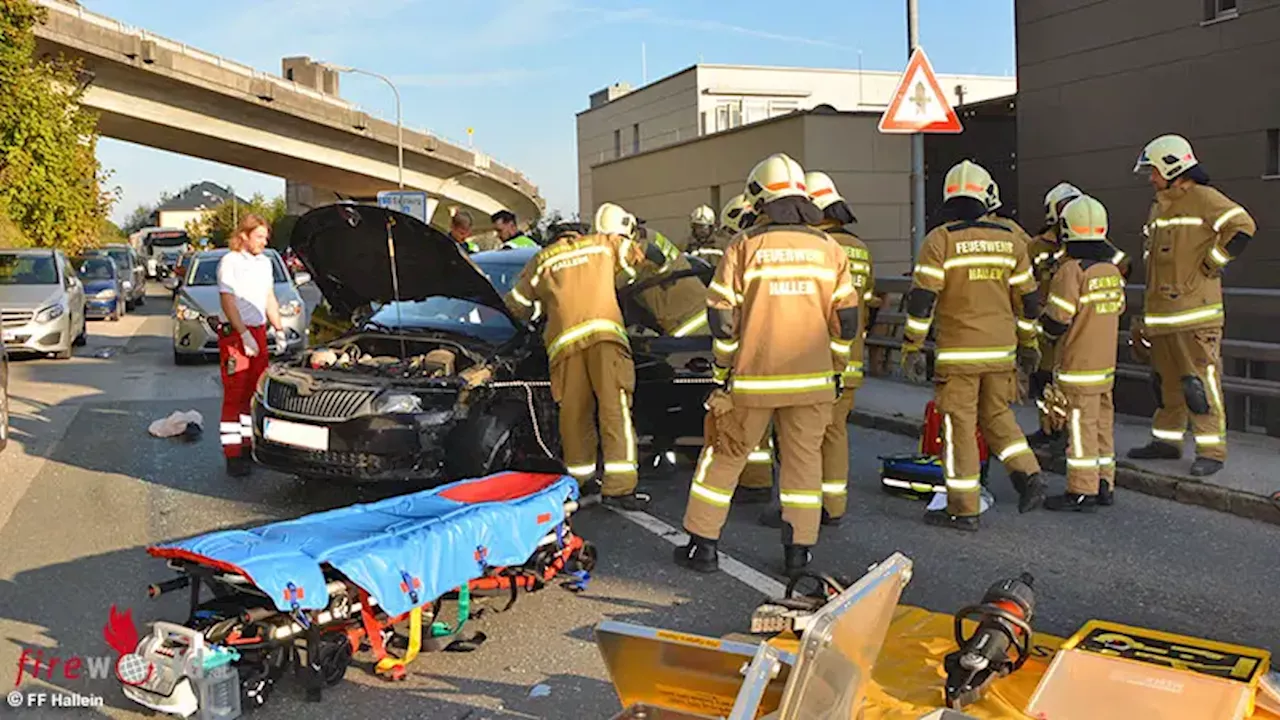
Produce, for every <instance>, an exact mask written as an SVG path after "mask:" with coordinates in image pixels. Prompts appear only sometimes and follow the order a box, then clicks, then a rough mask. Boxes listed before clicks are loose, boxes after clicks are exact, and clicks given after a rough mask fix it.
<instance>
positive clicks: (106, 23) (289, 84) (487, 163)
mask: <svg viewBox="0 0 1280 720" xmlns="http://www.w3.org/2000/svg"><path fill="white" fill-rule="evenodd" d="M36 2H37V3H38V4H39V5H41V6H43V7H46V8H48V9H49V10H52V11H55V12H59V13H63V14H64V15H72V16H74V17H76V18H79V19H80V20H82V21H84V22H87V23H90V24H93V25H97V26H98V27H102V28H105V29H107V30H111V31H113V32H118V33H120V34H122V35H133V36H135V37H138V38H140V39H142V40H146V41H150V42H153V43H155V44H156V46H157V47H162V48H164V49H166V50H168V51H169V52H172V53H177V54H179V55H183V56H185V57H189V58H191V59H193V60H198V61H200V62H204V63H208V64H210V65H213V66H215V67H217V68H219V69H222V70H227V71H229V72H234V73H236V74H238V75H242V76H245V77H248V78H252V79H256V80H262V81H264V82H269V83H272V84H273V85H276V86H277V87H280V88H283V89H285V90H288V91H290V92H295V93H298V94H299V95H305V96H307V97H309V98H311V99H313V100H318V101H320V102H323V103H327V104H329V105H333V106H335V107H340V108H342V109H344V110H350V111H354V112H362V113H364V114H366V115H369V116H370V117H373V118H375V119H377V120H380V121H382V122H385V123H390V124H392V125H394V124H395V121H394V120H388V119H387V118H385V117H383V116H381V115H380V114H378V113H372V112H369V111H367V110H365V109H364V108H362V107H361V106H360V105H358V104H356V103H353V102H350V101H347V100H343V99H342V98H340V97H336V96H333V95H327V94H325V93H322V92H320V91H318V90H315V89H313V88H309V87H306V86H304V85H299V84H298V83H297V82H296V81H293V80H288V79H286V78H282V77H280V76H279V75H273V74H271V73H268V72H264V71H262V70H258V69H256V68H253V67H250V66H249V65H245V64H244V63H239V62H236V61H235V60H229V59H227V58H224V57H221V56H219V55H214V54H213V53H207V52H205V51H203V50H199V49H197V48H193V47H191V46H190V45H187V44H186V43H183V42H179V41H177V40H172V39H170V38H167V37H164V36H162V35H156V34H155V33H153V32H151V31H149V30H144V29H142V28H138V27H134V26H132V25H127V24H125V23H122V22H120V21H119V20H116V19H115V18H111V17H107V16H106V15H99V14H98V13H95V12H91V11H89V10H85V9H84V8H83V7H81V6H79V5H73V4H71V3H68V2H63V1H62V0H36ZM404 129H405V130H408V131H410V132H415V133H418V134H420V135H424V136H426V137H428V138H433V139H435V140H438V141H440V142H442V143H445V144H448V145H452V146H453V147H456V148H458V149H459V150H466V151H468V152H470V153H472V155H473V156H474V160H473V164H474V165H475V167H476V168H477V169H480V170H484V171H486V172H489V173H493V174H495V175H497V176H499V177H502V176H503V175H508V176H509V178H503V179H509V180H510V181H511V182H513V183H519V182H524V183H525V184H528V185H530V186H532V183H530V182H529V180H528V178H527V177H525V175H524V173H521V172H519V171H518V170H516V169H514V168H513V167H512V166H510V165H507V164H504V163H502V162H501V161H499V160H497V159H496V158H494V157H493V156H491V155H488V154H485V153H482V152H480V151H478V150H475V149H474V148H471V147H469V146H468V145H467V144H464V143H461V142H459V141H457V140H454V139H452V138H449V137H446V136H444V135H440V134H438V133H434V132H431V131H430V130H425V129H418V128H413V127H410V126H408V125H405V126H404Z"/></svg>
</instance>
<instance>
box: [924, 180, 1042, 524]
mask: <svg viewBox="0 0 1280 720" xmlns="http://www.w3.org/2000/svg"><path fill="white" fill-rule="evenodd" d="M990 184H991V176H990V175H989V174H987V171H986V170H984V169H983V168H982V167H981V166H979V165H976V164H974V163H972V162H970V161H968V160H965V161H962V162H960V163H959V164H958V165H956V166H955V167H953V168H951V170H949V171H948V172H947V175H946V179H945V180H944V182H943V205H942V208H941V210H940V213H939V214H940V216H941V217H942V220H943V222H942V224H940V225H938V226H937V227H935V228H934V229H933V230H931V231H930V232H929V234H928V236H927V237H925V242H924V246H923V247H922V248H921V254H920V259H919V261H918V263H917V265H916V267H915V269H914V271H913V277H914V280H913V283H912V288H911V291H910V293H909V294H908V296H907V322H906V329H905V331H904V335H903V343H902V354H903V358H904V361H907V360H908V359H909V358H910V357H911V356H913V355H914V354H915V353H918V352H920V350H921V347H922V345H923V343H924V339H925V336H926V335H928V333H929V328H930V325H931V324H932V322H933V315H934V313H935V311H936V313H937V316H938V332H937V340H936V345H937V353H936V356H935V360H934V376H935V379H934V382H935V384H936V389H935V399H936V402H937V406H938V410H939V411H940V412H941V413H942V419H943V453H944V457H943V474H944V477H945V478H946V485H947V508H946V509H945V510H933V511H929V512H926V513H925V517H924V519H925V522H927V523H929V524H931V525H938V526H942V527H951V528H955V529H959V530H970V531H976V530H977V529H978V514H979V512H980V510H981V506H980V497H979V495H980V493H979V488H980V482H981V479H980V467H979V462H978V444H977V429H978V427H981V429H982V434H983V436H984V437H985V438H986V439H987V442H988V443H989V444H990V446H991V449H992V452H993V453H994V454H995V455H996V456H997V457H998V458H999V459H1000V461H1001V462H1003V463H1004V465H1005V467H1006V468H1007V469H1008V470H1009V476H1010V478H1011V479H1012V480H1013V485H1014V488H1015V489H1016V490H1017V491H1018V510H1019V511H1020V512H1027V511H1030V510H1033V509H1035V508H1036V507H1038V506H1039V505H1040V503H1041V502H1042V501H1043V500H1044V480H1043V479H1042V478H1041V476H1040V464H1039V463H1038V462H1037V461H1036V456H1035V454H1034V453H1032V451H1031V448H1030V447H1029V446H1028V445H1027V441H1026V438H1025V437H1023V435H1022V431H1021V430H1019V429H1018V424H1017V421H1016V420H1015V419H1014V416H1013V410H1011V409H1010V407H1009V404H1010V403H1011V402H1013V400H1014V397H1015V394H1016V383H1017V379H1016V376H1015V372H1014V368H1015V365H1017V366H1021V367H1022V368H1023V369H1024V371H1025V370H1028V369H1029V368H1030V367H1032V366H1034V364H1035V362H1036V361H1037V360H1038V357H1037V355H1038V353H1037V351H1036V346H1035V340H1036V332H1035V325H1034V323H1033V322H1031V321H1033V320H1034V319H1035V318H1037V317H1038V316H1039V314H1040V298H1039V295H1038V294H1037V292H1036V281H1035V275H1034V273H1033V272H1032V270H1031V262H1030V260H1029V259H1028V257H1027V254H1026V251H1025V249H1024V248H1023V247H1022V245H1021V244H1020V243H1018V242H1017V241H1016V240H1014V234H1013V232H1012V231H1010V229H1009V228H1008V227H1007V226H1005V225H1002V224H997V223H993V222H988V221H986V220H983V219H982V217H983V215H985V214H986V212H987V208H986V198H987V193H988V187H989V186H990ZM1010 288H1012V289H1013V290H1014V291H1015V292H1016V293H1017V294H1018V295H1019V296H1021V297H1022V316H1023V317H1022V319H1023V321H1024V322H1023V323H1021V324H1017V323H1015V322H1014V316H1013V302H1012V300H1011V297H1010Z"/></svg>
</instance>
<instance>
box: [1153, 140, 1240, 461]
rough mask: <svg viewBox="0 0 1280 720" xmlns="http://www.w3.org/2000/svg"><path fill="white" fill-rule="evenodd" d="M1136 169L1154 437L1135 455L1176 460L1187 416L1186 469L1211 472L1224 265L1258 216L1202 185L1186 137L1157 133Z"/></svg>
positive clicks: (1220, 452)
mask: <svg viewBox="0 0 1280 720" xmlns="http://www.w3.org/2000/svg"><path fill="white" fill-rule="evenodd" d="M1134 172H1135V173H1141V172H1146V173H1148V176H1149V178H1150V180H1151V185H1152V186H1153V187H1154V188H1155V191H1156V194H1155V195H1156V196H1155V202H1154V203H1152V205H1151V212H1150V215H1149V217H1148V220H1147V223H1146V225H1145V226H1143V233H1144V234H1145V235H1146V242H1145V245H1144V248H1143V255H1144V257H1146V259H1147V287H1146V297H1145V300H1144V302H1143V308H1142V311H1143V323H1142V326H1143V333H1144V335H1145V337H1146V338H1147V339H1148V340H1149V341H1150V342H1151V366H1152V375H1151V377H1152V387H1153V389H1154V390H1155V393H1156V398H1157V403H1156V406H1157V410H1156V413H1155V417H1153V418H1152V420H1151V434H1152V435H1153V436H1154V437H1153V439H1152V441H1151V443H1150V444H1148V445H1146V446H1143V447H1140V448H1133V449H1131V450H1130V451H1129V453H1128V455H1129V457H1131V458H1134V459H1138V460H1149V459H1155V458H1165V459H1171V460H1172V459H1180V458H1181V457H1182V442H1183V435H1184V433H1185V432H1186V429H1187V420H1188V415H1190V421H1191V432H1192V434H1193V435H1194V436H1195V442H1196V459H1195V461H1194V462H1192V464H1191V474H1192V475H1193V476H1196V477H1205V476H1208V475H1212V474H1214V473H1216V472H1218V471H1219V470H1221V469H1222V464H1223V462H1224V461H1226V459H1227V421H1226V411H1225V408H1224V407H1223V404H1222V326H1223V307H1222V270H1223V268H1225V267H1226V266H1227V264H1228V263H1230V262H1231V261H1232V260H1234V259H1236V258H1238V257H1240V255H1241V253H1243V252H1244V250H1245V248H1246V247H1247V246H1248V245H1249V241H1250V240H1251V239H1253V235H1254V233H1255V232H1257V225H1255V224H1254V221H1253V218H1252V217H1250V216H1249V213H1248V212H1246V211H1245V209H1244V208H1243V207H1241V206H1240V205H1238V204H1237V203H1236V202H1235V201H1233V200H1231V198H1228V197H1227V196H1226V195H1223V194H1222V193H1221V192H1219V191H1218V190H1217V189H1215V188H1212V187H1210V186H1209V176H1208V174H1207V173H1206V172H1205V170H1204V166H1202V165H1200V163H1199V161H1197V160H1196V156H1195V153H1194V152H1193V151H1192V149H1191V143H1189V142H1187V140H1186V138H1183V137H1180V136H1178V135H1162V136H1160V137H1158V138H1156V139H1155V140H1152V141H1151V142H1150V143H1148V144H1147V146H1146V147H1145V148H1144V149H1143V151H1142V155H1140V156H1139V157H1138V162H1137V164H1136V165H1134Z"/></svg>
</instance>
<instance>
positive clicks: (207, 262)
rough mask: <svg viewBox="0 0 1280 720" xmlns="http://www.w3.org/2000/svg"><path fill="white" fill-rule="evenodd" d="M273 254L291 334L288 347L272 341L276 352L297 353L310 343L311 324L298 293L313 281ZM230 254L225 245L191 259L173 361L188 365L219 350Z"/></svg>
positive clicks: (176, 316) (181, 288)
mask: <svg viewBox="0 0 1280 720" xmlns="http://www.w3.org/2000/svg"><path fill="white" fill-rule="evenodd" d="M264 252H265V254H266V255H267V256H268V257H270V258H271V268H272V271H273V273H274V280H275V293H276V301H277V302H278V303H279V304H280V319H281V320H282V321H283V323H284V328H285V334H286V335H287V336H288V340H287V343H288V344H287V347H285V348H277V347H276V346H275V341H274V340H272V341H271V345H270V351H271V352H273V353H280V352H288V353H293V352H297V351H300V350H302V349H304V348H305V347H306V346H307V325H308V323H309V322H310V320H309V318H308V315H307V306H306V303H304V302H303V301H302V296H301V295H299V294H298V287H297V286H298V285H299V284H304V285H305V284H306V283H308V282H311V278H310V276H308V275H307V274H306V273H299V274H298V275H297V276H293V275H290V273H289V271H288V270H286V269H285V266H284V261H283V260H282V259H281V258H280V254H279V253H277V252H276V251H275V250H270V249H268V250H266V251H264ZM226 254H227V250H226V249H225V248H223V249H219V250H205V251H203V252H200V253H197V254H196V255H195V256H194V257H193V258H192V259H191V261H190V263H188V267H187V274H186V277H184V278H182V282H181V283H180V284H178V285H177V286H176V287H177V289H176V290H175V292H176V293H177V298H176V299H175V300H174V302H173V361H174V363H176V364H178V365H185V364H188V363H190V362H195V361H198V360H200V359H202V358H205V357H209V356H213V355H217V354H218V334H217V330H216V324H215V323H216V322H217V319H218V310H219V307H220V303H221V300H220V298H219V297H218V261H219V260H221V259H222V256H223V255H226Z"/></svg>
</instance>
